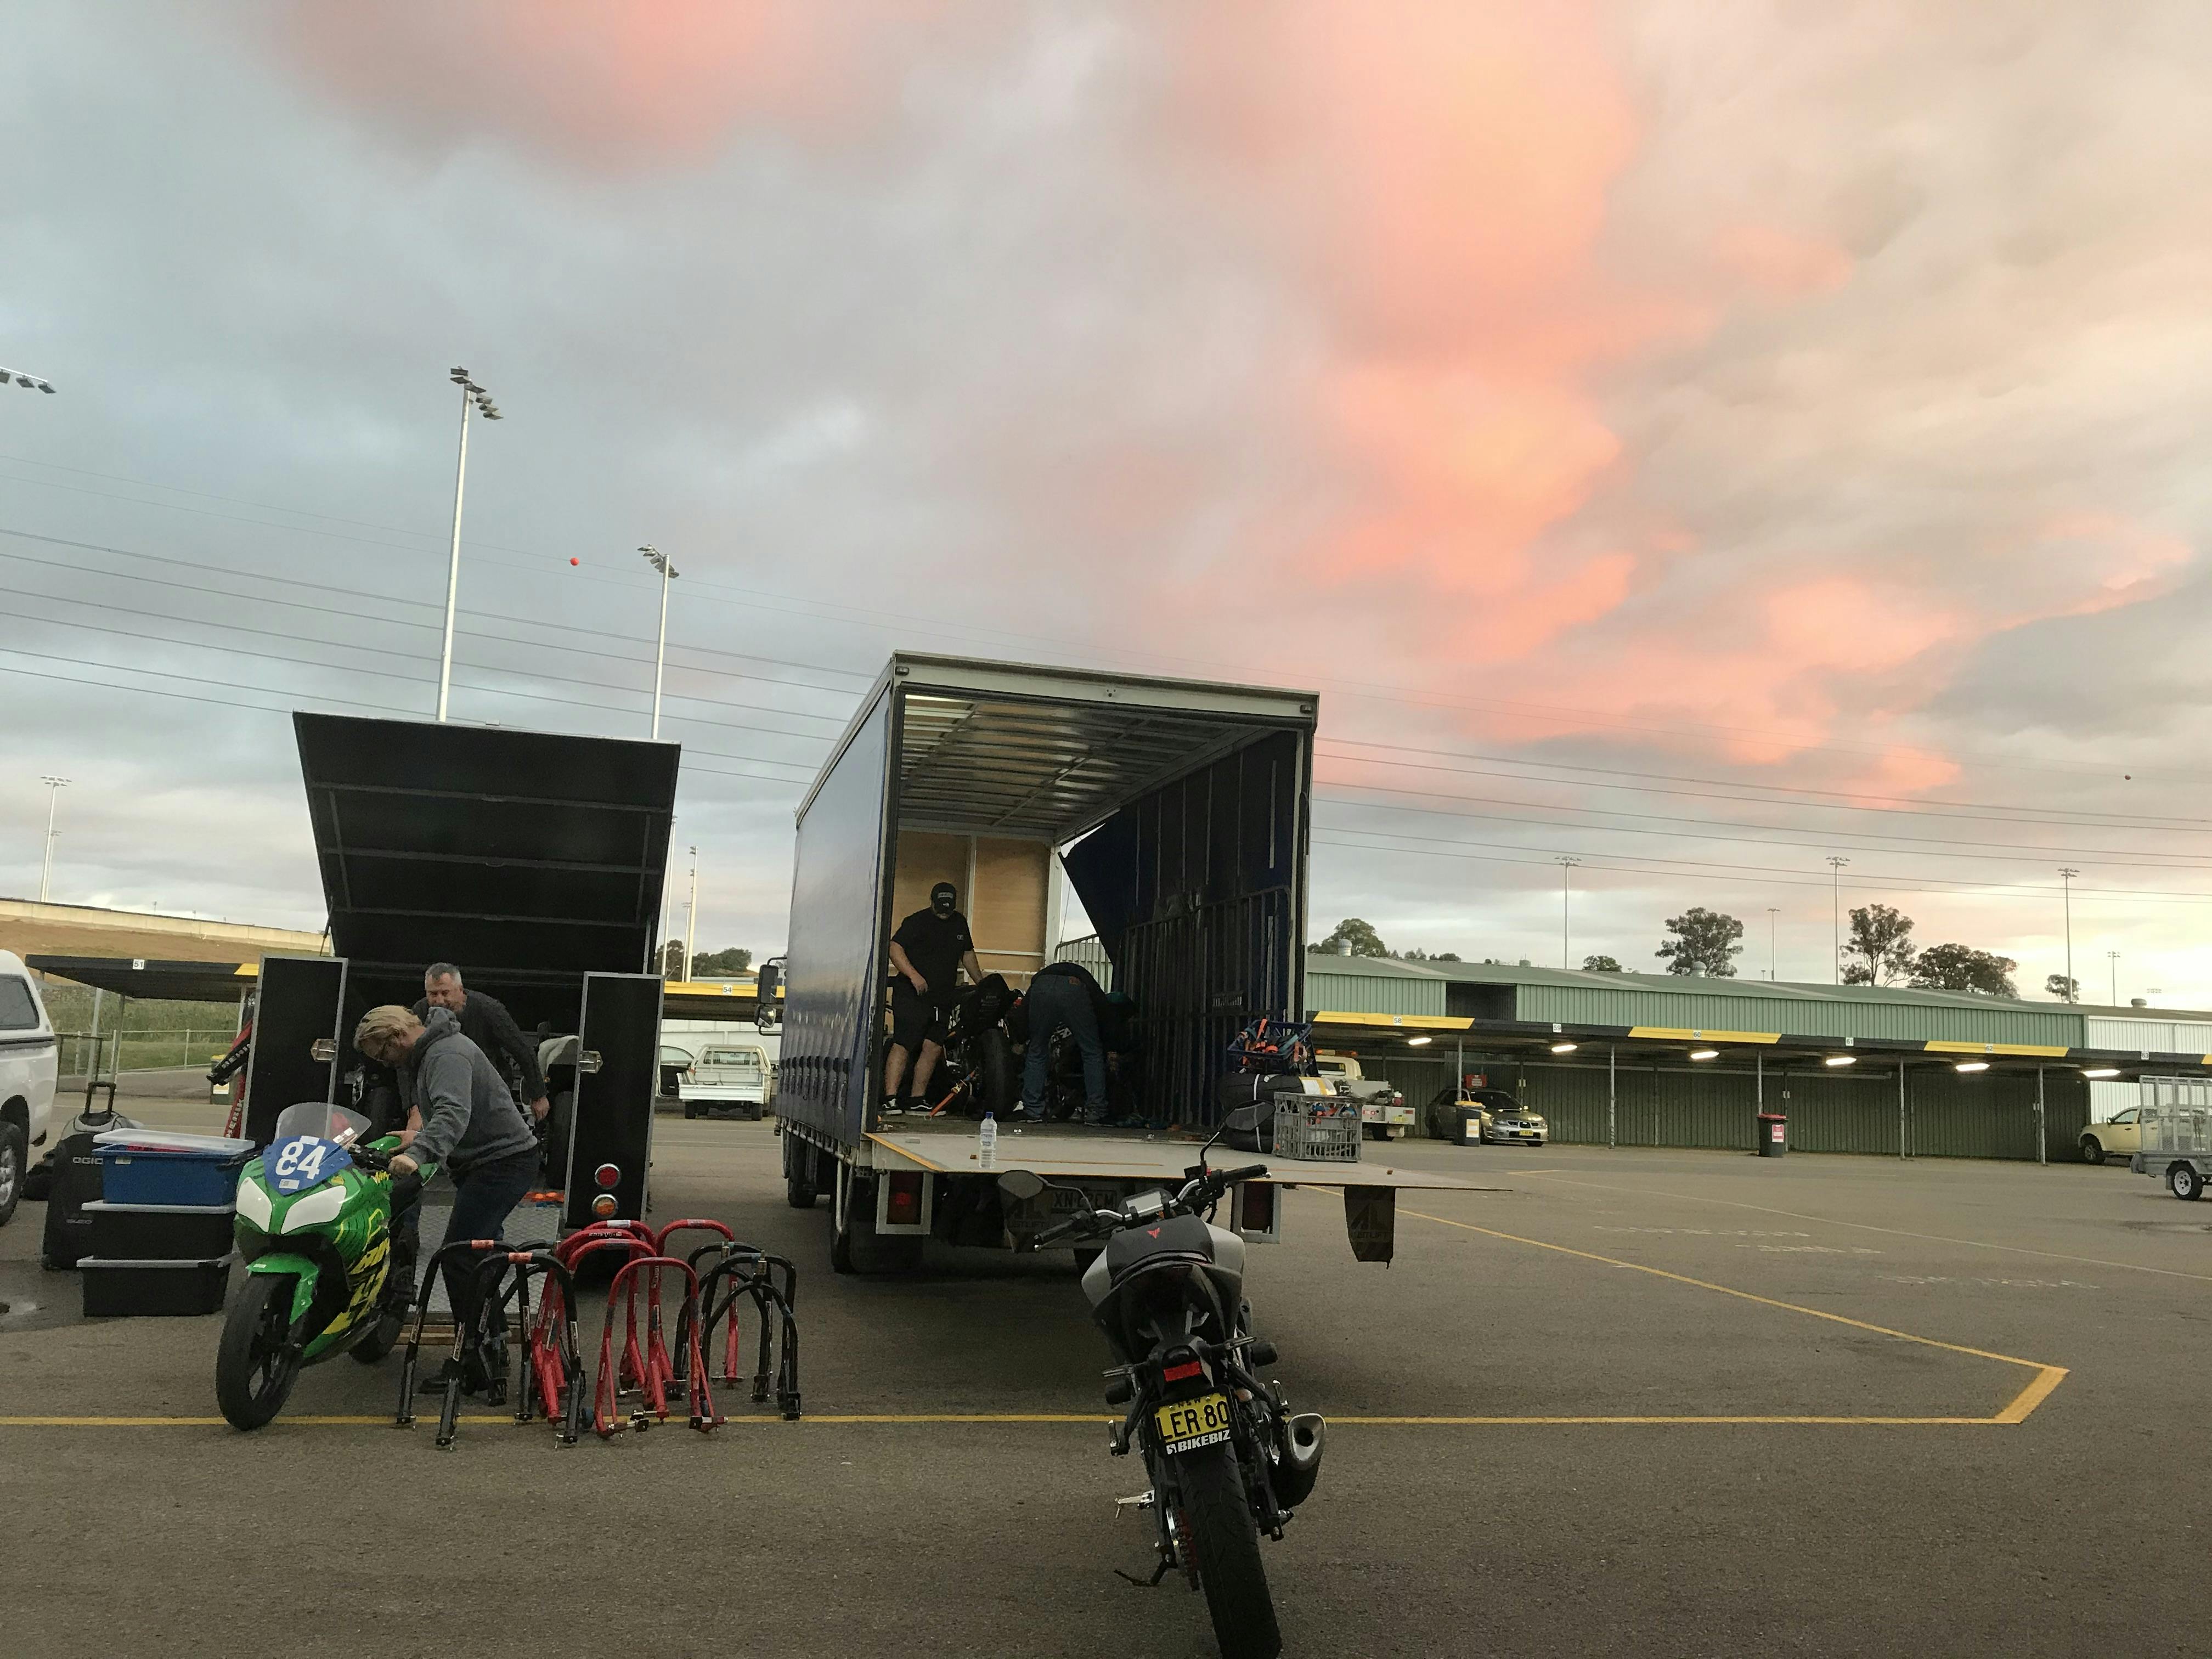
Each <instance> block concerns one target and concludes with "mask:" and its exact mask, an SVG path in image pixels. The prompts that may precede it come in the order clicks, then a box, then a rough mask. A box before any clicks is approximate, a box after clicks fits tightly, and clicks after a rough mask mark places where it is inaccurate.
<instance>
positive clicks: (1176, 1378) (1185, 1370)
mask: <svg viewBox="0 0 2212 1659" xmlns="http://www.w3.org/2000/svg"><path fill="white" fill-rule="evenodd" d="M1205 1370H1206V1368H1205V1367H1204V1366H1203V1365H1200V1364H1199V1363H1198V1361H1196V1360H1195V1359H1186V1360H1184V1361H1183V1363H1182V1364H1180V1365H1170V1366H1169V1367H1168V1368H1167V1369H1166V1370H1164V1371H1162V1372H1161V1373H1160V1381H1161V1382H1163V1383H1188V1382H1189V1381H1190V1379H1191V1378H1192V1377H1194V1376H1203V1375H1204V1374H1205Z"/></svg>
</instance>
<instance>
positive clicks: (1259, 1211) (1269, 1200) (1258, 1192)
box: [1241, 1181, 1275, 1233]
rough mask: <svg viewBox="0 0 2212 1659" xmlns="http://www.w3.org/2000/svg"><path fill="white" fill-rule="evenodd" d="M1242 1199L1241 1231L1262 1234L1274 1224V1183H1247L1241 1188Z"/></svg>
mask: <svg viewBox="0 0 2212 1659" xmlns="http://www.w3.org/2000/svg"><path fill="white" fill-rule="evenodd" d="M1241 1190H1242V1192H1243V1197H1244V1215H1243V1224H1242V1227H1241V1231H1244V1232H1248V1233H1264V1232H1266V1231H1268V1230H1270V1229H1271V1228H1273V1226H1274V1225H1275V1183H1274V1182H1272V1181H1248V1182H1244V1183H1243V1187H1242V1188H1241Z"/></svg>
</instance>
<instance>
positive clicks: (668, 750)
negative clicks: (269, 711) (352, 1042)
mask: <svg viewBox="0 0 2212 1659" xmlns="http://www.w3.org/2000/svg"><path fill="white" fill-rule="evenodd" d="M292 722H293V727H294V730H295V734H296V735H297V737H298V739H299V744H300V769H301V775H302V776H303V778H304V780H305V781H306V784H307V812H308V817H309V819H310V821H311V823H313V829H314V836H315V854H316V859H317V861H318V863H319V865H320V866H321V870H322V878H323V895H324V897H325V901H326V902H328V904H329V906H330V918H331V950H332V951H333V953H335V954H336V955H338V956H341V957H348V958H350V960H351V963H352V973H353V978H354V982H355V983H356V985H357V986H358V987H361V988H362V990H364V991H365V992H366V993H367V994H368V995H369V996H370V997H371V998H372V999H374V998H389V999H391V1000H407V1001H412V1000H414V999H415V998H416V997H417V996H419V995H421V994H422V993H421V975H422V968H423V965H424V964H425V963H429V962H434V961H447V962H453V963H458V964H459V965H460V967H461V968H462V969H463V971H464V974H465V977H466V979H467V982H468V983H469V984H470V985H471V986H472V987H481V988H486V989H489V990H491V991H492V992H493V993H494V994H495V995H498V996H500V997H501V998H503V999H505V1000H507V1001H508V1002H509V1004H510V1006H515V1012H516V1013H517V1016H518V1018H521V1019H522V1021H523V1023H524V1024H526V1025H528V1024H532V1023H534V1021H535V1020H536V1019H538V1018H547V1019H552V1020H554V1021H555V1023H556V1024H559V1023H560V1021H559V1015H560V1014H561V1012H563V1011H565V1012H567V1013H568V1018H569V1019H570V1020H573V1018H574V1003H575V1000H576V998H577V996H578V994H579V991H580V986H581V983H582V976H583V975H585V974H586V973H595V972H596V973H632V974H634V973H637V972H639V971H641V969H647V967H649V966H650V959H651V957H652V953H653V946H654V944H655V943H656V940H655V934H656V932H657V930H658V927H659V912H660V893H661V883H662V880H663V878H664V877H665V873H666V869H667V860H668V829H669V823H670V819H671V816H672V814H673V812H674V811H675V805H676V779H677V769H678V761H679V759H680V757H681V753H682V751H681V749H680V747H679V746H678V744H672V743H638V742H632V741H629V740H626V739H623V738H588V737H574V736H569V735H567V734H562V733H556V732H518V731H511V730H508V729H506V728H504V727H498V726H489V727H487V726H456V725H437V724H432V723H428V722H425V721H417V720H368V719H362V718H359V717H356V716H353V715H343V714H294V715H293V717H292ZM568 1029H573V1025H570V1026H568Z"/></svg>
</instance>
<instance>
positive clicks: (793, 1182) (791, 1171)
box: [783, 1135, 816, 1210]
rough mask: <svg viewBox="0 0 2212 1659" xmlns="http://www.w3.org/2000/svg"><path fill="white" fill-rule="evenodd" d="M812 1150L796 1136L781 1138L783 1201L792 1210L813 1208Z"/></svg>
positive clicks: (814, 1191)
mask: <svg viewBox="0 0 2212 1659" xmlns="http://www.w3.org/2000/svg"><path fill="white" fill-rule="evenodd" d="M815 1194H816V1189H815V1186H814V1148H813V1147H811V1146H808V1145H807V1144H806V1143H805V1141H803V1140H801V1139H799V1137H798V1136H797V1135H786V1136H784V1138H783V1201H784V1202H785V1203H787V1204H788V1205H790V1206H791V1207H792V1208H793V1209H794V1210H811V1209H812V1208H813V1207H814V1199H815Z"/></svg>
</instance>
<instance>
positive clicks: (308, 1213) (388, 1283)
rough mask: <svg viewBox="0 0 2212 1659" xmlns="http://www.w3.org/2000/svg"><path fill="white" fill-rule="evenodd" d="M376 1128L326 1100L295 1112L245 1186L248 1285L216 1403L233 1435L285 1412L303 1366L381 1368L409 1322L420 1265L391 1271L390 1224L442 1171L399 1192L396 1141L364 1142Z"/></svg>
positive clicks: (241, 1224) (232, 1323) (219, 1371)
mask: <svg viewBox="0 0 2212 1659" xmlns="http://www.w3.org/2000/svg"><path fill="white" fill-rule="evenodd" d="M365 1133H368V1119H367V1118H365V1117H363V1116H362V1115H360V1114H359V1113H358V1112H349V1111H348V1110H346V1109H345V1108H343V1107H342V1106H327V1105H325V1104H323V1103H321V1102H319V1101H310V1102H307V1103H305V1104H302V1105H298V1106H289V1107H287V1108H286V1109H284V1111H283V1114H282V1115H279V1116H278V1118H277V1120H276V1133H275V1134H274V1136H273V1137H272V1138H271V1139H270V1143H269V1146H268V1148H267V1150H265V1151H264V1152H263V1153H262V1155H261V1156H260V1157H259V1158H255V1159H254V1160H253V1161H252V1163H250V1164H247V1165H246V1168H245V1170H243V1171H242V1172H241V1173H240V1176H239V1177H238V1217H237V1220H236V1222H235V1223H234V1231H235V1233H236V1236H237V1239H238V1252H239V1255H240V1256H241V1257H243V1258H244V1260H245V1261H246V1286H245V1289H244V1290H243V1291H240V1294H239V1296H238V1297H237V1299H236V1300H234V1302H233V1303H232V1304H230V1312H229V1315H228V1317H227V1318H226V1319H225V1320H224V1322H223V1328H222V1346H220V1347H218V1348H217V1349H216V1359H215V1397H216V1404H217V1405H219V1406H221V1407H222V1414H223V1415H224V1416H225V1417H226V1418H228V1419H230V1422H231V1424H232V1425H233V1426H234V1427H237V1428H240V1429H258V1428H259V1427H261V1426H262V1425H264V1424H265V1423H267V1422H268V1421H269V1420H270V1419H271V1418H273V1417H275V1416H276V1413H278V1412H280V1411H282V1410H283V1408H284V1401H285V1400H286V1398H287V1397H288V1396H289V1395H290V1394H291V1392H292V1384H293V1383H295V1381H296V1380H297V1379H298V1377H299V1375H300V1368H301V1366H302V1365H312V1364H316V1363H317V1362H318V1361H319V1360H324V1359H328V1358H331V1356H332V1355H333V1354H338V1353H351V1354H352V1355H353V1357H354V1358H356V1359H358V1360H360V1361H361V1362H362V1364H368V1365H373V1364H375V1363H376V1362H377V1361H378V1360H380V1359H381V1358H384V1356H385V1355H386V1354H387V1353H389V1352H392V1346H393V1344H395V1343H396V1342H398V1340H399V1334H400V1330H401V1328H402V1327H403V1325H404V1322H405V1316H406V1311H407V1304H408V1303H409V1301H410V1299H411V1297H412V1294H413V1290H414V1285H413V1273H412V1265H413V1264H412V1263H411V1262H410V1263H408V1264H406V1267H405V1269H404V1270H403V1271H402V1272H401V1273H399V1274H398V1275H397V1276H396V1277H395V1276H394V1274H393V1273H392V1215H393V1213H394V1206H393V1198H394V1195H395V1192H394V1189H395V1186H398V1188H400V1190H399V1192H398V1198H399V1200H400V1201H399V1206H398V1207H399V1209H401V1210H404V1208H405V1207H406V1206H407V1205H409V1204H411V1203H412V1202H413V1201H414V1200H415V1197H416V1194H419V1193H420V1192H421V1190H422V1182H423V1181H426V1180H428V1178H429V1176H431V1174H432V1173H433V1172H434V1170H433V1168H425V1169H424V1170H422V1172H421V1174H420V1176H401V1177H398V1181H397V1182H395V1180H394V1177H393V1176H392V1168H391V1166H392V1153H394V1152H397V1151H398V1150H399V1142H398V1137H396V1136H391V1135H387V1136H386V1137H384V1138H383V1139H380V1140H377V1141H374V1142H370V1143H363V1142H362V1139H361V1137H362V1135H363V1134H365Z"/></svg>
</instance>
